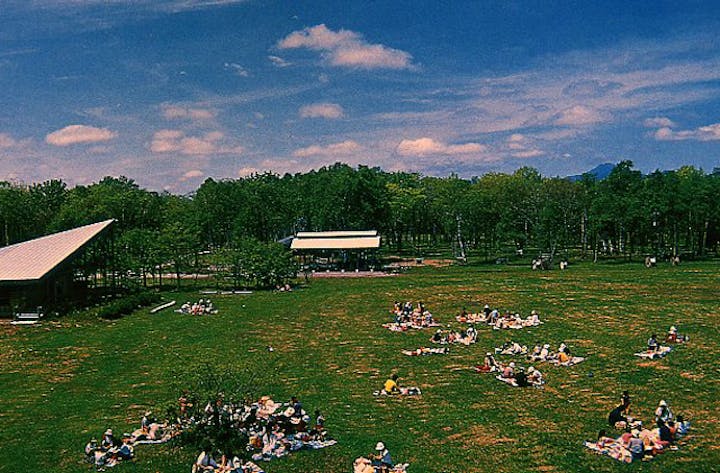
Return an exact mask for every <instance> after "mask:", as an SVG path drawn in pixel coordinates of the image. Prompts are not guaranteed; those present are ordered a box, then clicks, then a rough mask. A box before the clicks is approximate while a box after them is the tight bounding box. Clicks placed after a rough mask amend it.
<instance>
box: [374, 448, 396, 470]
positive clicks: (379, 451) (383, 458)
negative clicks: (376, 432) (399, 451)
mask: <svg viewBox="0 0 720 473" xmlns="http://www.w3.org/2000/svg"><path fill="white" fill-rule="evenodd" d="M370 458H371V459H372V464H373V466H374V467H375V468H376V469H377V470H376V471H377V472H378V473H388V472H389V471H390V470H391V469H392V468H393V466H395V464H394V463H393V461H392V458H391V457H390V451H389V450H388V449H387V447H385V444H384V443H382V442H378V443H377V445H375V453H373V454H371V455H370Z"/></svg>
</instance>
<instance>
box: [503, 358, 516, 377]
mask: <svg viewBox="0 0 720 473" xmlns="http://www.w3.org/2000/svg"><path fill="white" fill-rule="evenodd" d="M502 377H503V378H505V379H513V378H515V362H514V361H511V362H510V364H509V365H507V366H506V367H505V369H503V372H502Z"/></svg>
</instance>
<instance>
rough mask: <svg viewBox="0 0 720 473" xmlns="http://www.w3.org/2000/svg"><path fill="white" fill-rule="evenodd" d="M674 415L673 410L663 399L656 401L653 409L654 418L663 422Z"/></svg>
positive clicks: (671, 418)
mask: <svg viewBox="0 0 720 473" xmlns="http://www.w3.org/2000/svg"><path fill="white" fill-rule="evenodd" d="M673 418H674V415H673V412H672V411H671V410H670V407H669V406H668V405H667V402H665V401H664V400H662V401H660V402H659V403H658V407H657V409H655V420H656V421H658V420H661V421H663V422H668V421H671V420H673Z"/></svg>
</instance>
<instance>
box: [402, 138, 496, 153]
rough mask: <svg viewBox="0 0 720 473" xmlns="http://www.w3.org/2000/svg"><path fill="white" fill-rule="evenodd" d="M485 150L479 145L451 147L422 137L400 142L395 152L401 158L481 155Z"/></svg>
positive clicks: (468, 144)
mask: <svg viewBox="0 0 720 473" xmlns="http://www.w3.org/2000/svg"><path fill="white" fill-rule="evenodd" d="M485 149H486V147H485V145H482V144H480V143H465V144H461V145H451V144H446V143H443V142H441V141H436V140H434V139H432V138H427V137H424V138H418V139H416V140H402V141H401V142H400V144H399V145H398V146H397V148H396V151H397V153H398V154H399V155H401V156H431V155H455V154H469V153H482V152H483V151H485Z"/></svg>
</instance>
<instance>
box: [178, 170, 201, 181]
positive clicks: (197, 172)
mask: <svg viewBox="0 0 720 473" xmlns="http://www.w3.org/2000/svg"><path fill="white" fill-rule="evenodd" d="M204 175H205V173H204V172H202V171H201V170H199V169H193V170H191V171H188V172H186V173H185V174H183V175H182V177H181V178H180V182H185V181H188V180H190V179H197V178H199V177H203V176H204Z"/></svg>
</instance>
